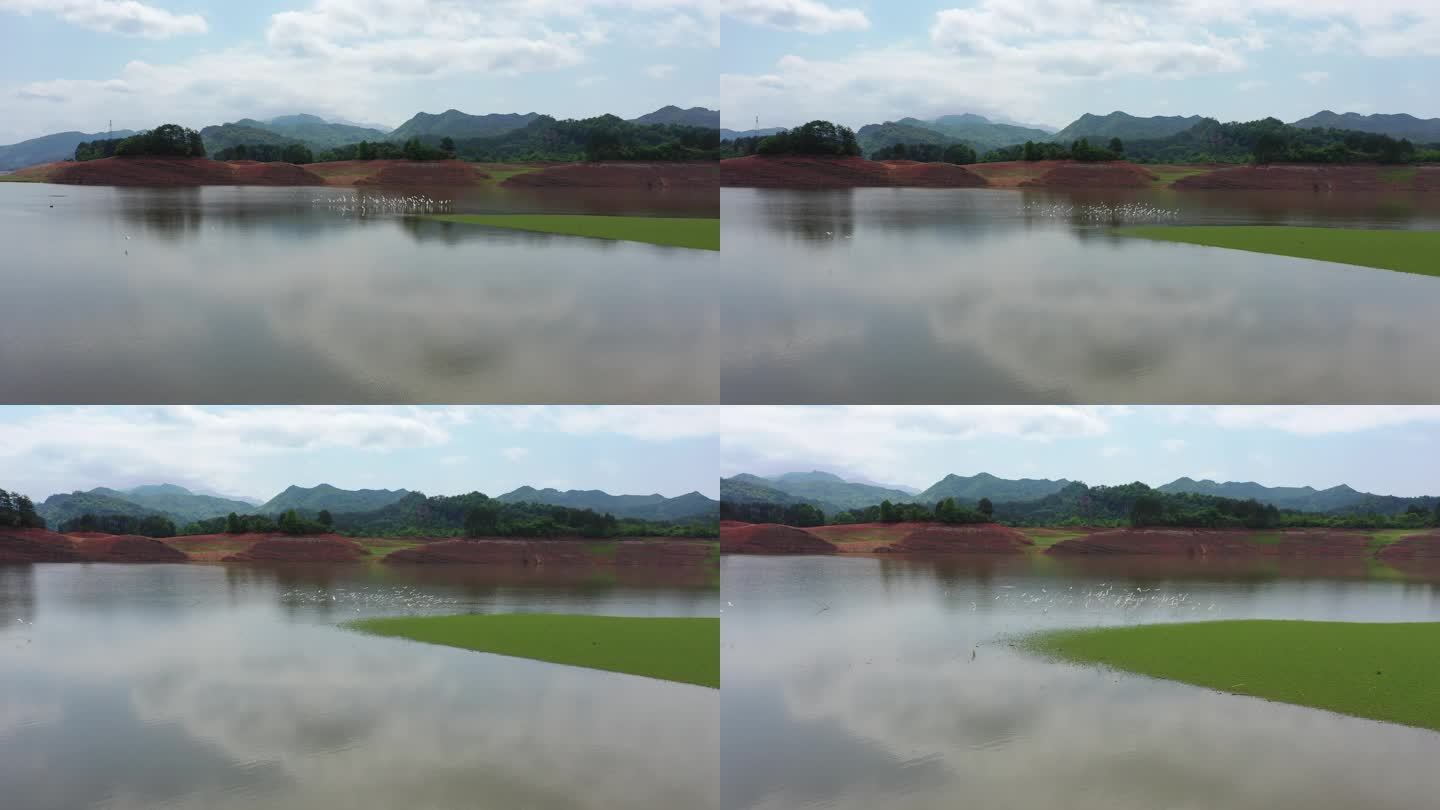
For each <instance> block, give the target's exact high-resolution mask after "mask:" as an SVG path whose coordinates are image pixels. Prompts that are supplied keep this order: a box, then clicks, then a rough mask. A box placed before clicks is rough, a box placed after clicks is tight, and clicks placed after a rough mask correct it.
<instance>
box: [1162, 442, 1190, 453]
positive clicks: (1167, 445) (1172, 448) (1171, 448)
mask: <svg viewBox="0 0 1440 810" xmlns="http://www.w3.org/2000/svg"><path fill="white" fill-rule="evenodd" d="M1186 444H1187V442H1186V441H1185V440H1184V439H1165V440H1163V441H1161V442H1160V446H1161V447H1162V448H1164V450H1165V452H1167V453H1178V452H1180V451H1181V450H1184V449H1185V445H1186Z"/></svg>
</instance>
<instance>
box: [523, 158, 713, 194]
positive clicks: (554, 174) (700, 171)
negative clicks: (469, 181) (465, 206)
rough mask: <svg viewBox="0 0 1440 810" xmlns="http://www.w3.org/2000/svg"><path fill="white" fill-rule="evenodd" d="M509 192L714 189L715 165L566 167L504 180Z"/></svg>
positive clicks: (683, 163)
mask: <svg viewBox="0 0 1440 810" xmlns="http://www.w3.org/2000/svg"><path fill="white" fill-rule="evenodd" d="M501 185H502V186H506V187H510V188H557V187H559V188H643V189H652V190H662V189H667V188H682V189H695V188H718V187H719V185H720V175H719V170H718V169H717V168H716V166H715V161H692V162H676V163H569V164H565V165H563V166H550V167H547V168H544V169H538V170H536V171H530V172H523V173H521V174H517V175H515V176H513V177H509V178H506V180H505V182H503V183H501Z"/></svg>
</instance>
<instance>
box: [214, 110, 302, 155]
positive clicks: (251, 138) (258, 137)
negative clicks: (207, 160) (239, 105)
mask: <svg viewBox="0 0 1440 810" xmlns="http://www.w3.org/2000/svg"><path fill="white" fill-rule="evenodd" d="M244 121H245V123H242V122H239V121H235V122H231V123H229V124H217V125H214V126H208V127H205V128H204V129H202V130H200V139H201V140H203V141H204V142H205V154H207V155H214V154H215V153H216V152H219V151H220V150H222V149H229V148H230V147H232V146H239V145H240V144H245V145H246V146H253V145H256V144H264V145H272V146H288V145H290V144H292V143H297V142H299V141H300V139H299V138H294V137H291V136H289V135H282V134H280V133H278V132H273V131H271V130H269V129H266V128H265V127H264V126H262V125H261V124H260V122H259V121H256V120H254V119H253V118H246V119H244ZM312 148H313V147H312Z"/></svg>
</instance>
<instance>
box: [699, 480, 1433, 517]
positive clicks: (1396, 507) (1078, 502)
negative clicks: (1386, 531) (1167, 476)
mask: <svg viewBox="0 0 1440 810" xmlns="http://www.w3.org/2000/svg"><path fill="white" fill-rule="evenodd" d="M806 475H813V474H806ZM778 478H783V476H777V477H772V478H761V477H759V476H754V475H749V474H743V473H742V474H740V475H737V476H734V477H732V478H724V479H721V497H720V500H721V515H722V517H725V518H731V519H737V520H748V521H752V522H789V523H795V524H796V525H804V523H805V522H806V521H809V522H812V523H818V522H832V523H854V522H864V521H873V520H881V519H885V518H884V517H883V515H884V514H889V515H890V516H891V519H898V520H928V519H933V518H935V517H936V515H937V514H938V513H939V512H938V511H937V510H939V511H943V512H944V514H945V516H946V519H949V520H953V521H957V522H967V521H970V520H975V521H978V520H982V519H991V518H993V519H995V520H999V521H1002V522H1007V523H1012V524H1015V525H1044V526H1063V525H1087V526H1088V525H1121V524H1125V523H1129V522H1131V520H1132V513H1134V512H1135V510H1137V509H1139V510H1140V513H1141V514H1142V520H1144V521H1146V522H1147V525H1184V526H1210V527H1219V526H1232V525H1233V526H1242V525H1243V526H1263V527H1277V526H1354V527H1377V526H1379V527H1386V526H1393V527H1406V528H1413V527H1419V526H1428V525H1431V524H1432V523H1433V522H1435V521H1436V519H1437V517H1440V515H1437V508H1440V498H1437V497H1435V496H1420V497H1413V498H1407V497H1397V496H1390V495H1375V494H1371V493H1365V492H1359V491H1357V490H1355V489H1353V488H1351V487H1348V486H1344V485H1341V486H1337V487H1331V488H1329V489H1324V490H1316V489H1313V488H1311V487H1265V486H1261V485H1259V484H1255V483H1251V482H1246V483H1237V482H1228V483H1224V484H1217V483H1216V482H1214V481H1195V480H1193V479H1189V478H1181V479H1178V480H1176V481H1173V482H1171V483H1169V484H1166V485H1164V486H1162V487H1159V488H1153V489H1152V488H1151V487H1149V486H1147V485H1145V484H1142V483H1134V484H1125V485H1121V486H1096V487H1092V486H1087V485H1086V484H1084V483H1080V482H1072V481H1066V480H1064V479H1060V480H1048V479H1018V480H1017V479H1004V478H999V477H997V476H993V475H989V474H987V473H980V474H978V475H974V476H969V477H964V476H957V475H948V476H946V477H945V478H943V479H941V480H940V481H939V482H937V483H936V484H934V485H933V486H931V487H930V488H928V489H926V490H925V491H924V492H921V493H919V494H918V495H914V496H908V495H904V494H903V493H902V494H899V495H895V496H893V497H887V498H884V499H883V500H880V501H872V502H871V503H869V504H858V505H856V504H852V505H848V506H844V507H842V506H840V505H838V504H835V503H827V502H824V501H818V500H814V499H809V498H803V497H799V496H796V495H793V494H791V493H788V492H786V491H785V490H783V489H782V488H781V487H780V485H779V484H778V483H777V479H778ZM1041 493H1043V494H1041ZM982 507H984V508H983V509H982ZM886 510H888V511H886Z"/></svg>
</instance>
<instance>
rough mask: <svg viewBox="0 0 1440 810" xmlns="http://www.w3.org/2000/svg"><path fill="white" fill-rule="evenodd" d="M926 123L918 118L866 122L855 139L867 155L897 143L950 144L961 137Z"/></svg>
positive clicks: (856, 132) (857, 132) (857, 131)
mask: <svg viewBox="0 0 1440 810" xmlns="http://www.w3.org/2000/svg"><path fill="white" fill-rule="evenodd" d="M924 124H925V122H924V121H920V120H919V119H916V118H906V119H904V120H903V121H886V122H885V123H883V124H866V125H865V126H863V127H860V129H858V130H856V131H855V140H857V141H859V142H860V151H862V152H864V153H865V154H867V155H868V154H870V153H871V152H874V151H876V150H879V149H884V148H885V147H887V146H894V145H895V144H897V143H903V144H907V145H908V144H915V143H929V144H936V145H938V146H948V145H950V144H952V143H955V142H956V141H958V140H959V138H953V137H951V136H949V135H946V134H945V133H943V132H939V131H937V130H934V129H931V128H930V127H928V126H925V125H924Z"/></svg>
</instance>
